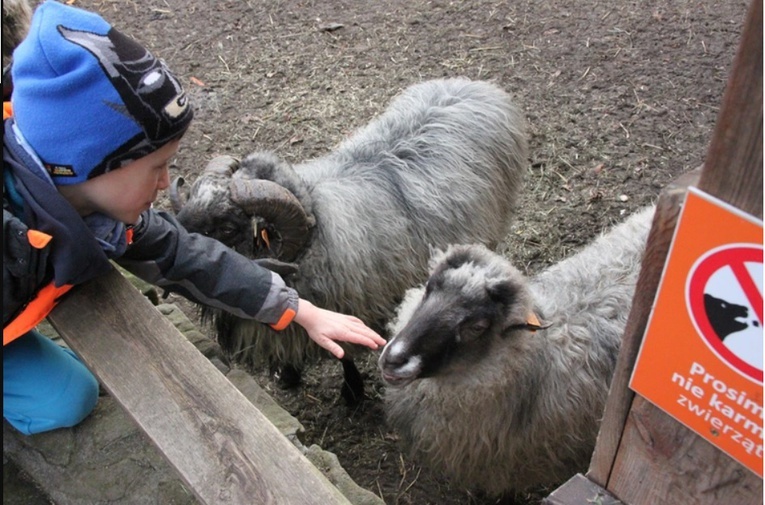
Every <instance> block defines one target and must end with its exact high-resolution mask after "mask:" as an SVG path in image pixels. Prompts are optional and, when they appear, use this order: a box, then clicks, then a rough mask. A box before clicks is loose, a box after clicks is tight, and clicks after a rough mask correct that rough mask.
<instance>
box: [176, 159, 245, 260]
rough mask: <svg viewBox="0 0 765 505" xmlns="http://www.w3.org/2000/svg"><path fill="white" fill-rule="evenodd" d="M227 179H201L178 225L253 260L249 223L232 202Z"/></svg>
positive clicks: (192, 192)
mask: <svg viewBox="0 0 765 505" xmlns="http://www.w3.org/2000/svg"><path fill="white" fill-rule="evenodd" d="M230 180H231V179H230V177H228V178H227V177H225V176H223V175H217V174H214V175H210V174H207V175H203V176H201V177H200V178H199V179H197V181H196V182H195V183H194V185H193V186H192V187H191V190H190V191H189V194H188V198H187V201H186V202H185V204H184V205H183V207H182V208H181V210H180V212H178V215H177V217H178V221H179V222H180V223H181V224H182V225H183V226H184V228H186V229H187V230H188V231H190V232H194V233H199V234H201V235H205V236H208V237H211V238H214V239H216V240H219V241H220V242H222V243H224V244H226V245H227V246H229V247H231V248H232V249H234V250H236V251H237V252H239V253H241V254H243V255H245V256H248V257H252V243H253V231H252V229H253V228H252V224H251V219H250V218H249V216H247V214H246V213H245V212H244V211H243V210H242V209H241V208H240V207H239V206H237V205H234V204H233V202H232V201H231V192H230V190H229V183H230Z"/></svg>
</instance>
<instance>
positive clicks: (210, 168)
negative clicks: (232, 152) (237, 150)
mask: <svg viewBox="0 0 765 505" xmlns="http://www.w3.org/2000/svg"><path fill="white" fill-rule="evenodd" d="M237 168H239V161H237V159H236V158H234V157H233V156H225V155H224V156H216V157H215V158H213V159H211V160H210V162H209V163H208V164H207V166H206V167H205V169H204V171H202V175H204V174H218V175H223V176H231V175H232V174H233V173H234V171H235V170H236V169H237Z"/></svg>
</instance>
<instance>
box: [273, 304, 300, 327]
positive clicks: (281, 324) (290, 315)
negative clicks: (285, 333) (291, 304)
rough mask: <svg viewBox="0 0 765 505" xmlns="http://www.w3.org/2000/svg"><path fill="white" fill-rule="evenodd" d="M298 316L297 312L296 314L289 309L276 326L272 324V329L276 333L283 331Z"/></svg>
mask: <svg viewBox="0 0 765 505" xmlns="http://www.w3.org/2000/svg"><path fill="white" fill-rule="evenodd" d="M296 315H297V312H295V311H294V310H292V309H287V310H285V311H284V314H282V317H280V318H279V320H278V321H277V322H275V323H274V324H271V325H269V326H271V328H273V329H274V330H276V331H281V330H283V329H284V328H286V327H287V326H288V325H289V324H290V323H291V322H292V320H293V319H295V316H296Z"/></svg>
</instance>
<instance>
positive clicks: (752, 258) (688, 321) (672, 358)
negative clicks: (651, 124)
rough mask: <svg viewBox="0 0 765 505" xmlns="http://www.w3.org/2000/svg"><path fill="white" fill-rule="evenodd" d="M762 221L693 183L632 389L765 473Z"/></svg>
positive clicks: (679, 223) (665, 270)
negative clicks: (764, 441)
mask: <svg viewBox="0 0 765 505" xmlns="http://www.w3.org/2000/svg"><path fill="white" fill-rule="evenodd" d="M762 263H763V235H762V222H761V221H759V220H757V219H754V218H753V217H751V216H749V215H748V214H745V213H743V212H741V211H739V210H738V209H736V208H734V207H732V206H730V205H728V204H726V203H725V202H722V201H720V200H718V199H716V198H714V197H712V196H710V195H707V194H706V193H703V192H701V191H699V190H698V189H695V188H690V190H689V192H688V196H687V198H686V201H685V204H684V206H683V210H682V214H681V215H680V220H679V222H678V225H677V228H676V230H675V236H674V238H673V240H672V247H671V249H670V252H669V259H668V260H667V264H666V265H665V267H664V273H663V275H662V280H661V284H660V286H659V291H658V294H657V296H656V300H655V302H654V307H653V310H652V312H651V317H650V319H649V321H648V327H647V329H646V334H645V337H644V339H643V343H642V345H641V348H640V353H639V354H638V358H637V361H636V363H635V369H634V371H633V374H632V379H631V381H630V387H631V388H632V389H633V390H634V391H635V392H636V393H638V394H640V395H641V396H643V397H645V398H646V399H647V400H649V401H650V402H651V403H653V404H655V405H656V406H657V407H659V408H661V409H662V410H664V411H665V412H667V413H668V414H669V415H671V416H672V417H674V418H675V419H677V420H678V421H680V422H681V423H683V424H684V425H686V426H687V427H688V428H690V429H692V430H693V431H695V432H696V433H698V434H699V435H700V436H702V437H704V438H705V439H707V440H708V441H709V442H711V443H712V444H714V445H715V446H716V447H718V448H719V449H720V450H722V451H724V452H726V453H727V454H728V455H730V456H731V457H733V458H734V459H736V460H737V461H738V462H740V463H741V464H743V465H744V466H746V467H747V468H749V469H750V470H751V471H753V472H754V473H756V474H757V475H759V476H760V477H762V468H763V461H762V452H763V449H762V443H763V412H762V378H763V374H762V365H763V327H762V324H763V294H762V293H763V265H762Z"/></svg>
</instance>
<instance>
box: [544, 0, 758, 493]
mask: <svg viewBox="0 0 765 505" xmlns="http://www.w3.org/2000/svg"><path fill="white" fill-rule="evenodd" d="M762 42H763V40H762V2H760V1H759V0H754V1H753V2H752V4H751V7H750V10H749V13H748V16H747V20H746V22H745V26H744V30H743V33H742V38H741V43H740V45H739V48H738V53H737V55H736V58H735V61H734V64H733V69H732V72H731V77H730V79H729V81H728V86H727V88H726V91H725V95H724V98H723V104H722V107H721V110H720V116H719V118H718V122H717V124H716V126H715V130H714V133H713V138H712V141H711V143H710V147H709V151H708V153H707V159H706V162H705V164H704V167H703V169H702V170H701V171H700V174H699V173H698V172H699V171H695V172H694V173H691V174H688V175H686V176H684V177H682V178H681V179H679V180H678V181H676V182H675V183H673V184H672V185H670V186H669V187H667V188H666V190H665V191H664V192H663V194H662V196H661V199H660V201H659V203H658V207H657V211H656V217H655V218H654V223H653V227H652V230H651V233H650V235H649V237H648V244H647V249H646V256H645V259H644V261H643V265H642V269H641V272H640V277H639V279H638V284H637V289H636V295H635V298H634V300H633V306H632V310H631V312H630V316H629V319H628V322H627V326H626V329H625V334H624V339H623V343H622V348H621V351H620V354H619V358H618V361H617V365H616V371H615V374H614V378H613V381H612V384H611V391H610V394H609V398H608V401H607V404H606V409H605V414H604V418H603V422H602V424H601V429H600V433H599V435H598V441H597V444H596V447H595V451H594V453H593V457H592V460H591V463H590V469H589V471H588V473H587V475H586V477H587V479H589V481H590V482H591V484H592V486H588V485H586V483H583V482H582V479H583V477H582V476H577V477H576V478H575V479H572V480H571V481H569V483H567V484H565V485H564V486H562V487H561V488H559V489H558V490H556V491H555V492H554V493H553V494H552V495H550V497H549V498H548V499H547V500H546V503H550V504H575V503H576V504H582V505H585V504H586V503H591V499H593V498H597V496H599V495H597V493H604V494H603V496H612V495H613V496H614V497H616V498H618V499H619V500H621V501H622V502H624V503H628V504H630V505H642V504H646V505H647V504H656V503H661V504H663V505H681V504H682V505H684V504H687V503H694V504H695V505H704V504H710V505H711V504H717V503H731V504H734V503H735V504H736V505H745V504H761V503H762V492H763V488H762V479H761V478H759V477H758V476H757V475H755V474H753V473H752V472H750V471H749V470H748V469H746V468H745V467H743V466H742V465H741V464H739V463H737V462H736V461H734V460H733V459H731V458H730V457H728V456H727V455H725V454H724V453H722V452H721V451H719V450H718V449H717V448H716V447H714V446H712V445H711V444H709V443H708V442H706V440H703V439H702V438H701V437H699V436H698V435H696V434H695V433H693V432H692V431H690V430H689V429H687V428H686V427H685V426H683V425H681V424H680V423H678V422H677V421H675V420H674V419H673V418H671V417H669V416H668V415H666V414H665V413H664V412H663V411H661V410H659V409H658V408H657V407H655V406H654V405H652V404H651V403H649V402H648V401H646V400H645V399H644V398H642V397H640V396H636V395H635V394H634V393H633V392H632V391H631V390H630V389H629V387H628V384H629V379H630V376H631V374H632V370H633V368H634V365H635V361H636V358H637V354H638V350H639V348H640V344H641V342H642V338H643V335H644V333H645V330H646V325H647V322H648V318H649V315H650V312H651V306H652V303H653V301H654V298H655V295H656V292H657V289H658V286H659V282H660V280H661V275H662V271H663V267H664V264H665V262H666V258H667V254H668V252H669V246H670V243H671V240H672V236H673V232H674V229H675V225H676V222H677V218H678V215H679V212H680V209H681V206H682V203H683V201H684V198H685V195H686V189H687V187H688V186H689V185H693V184H695V183H696V180H698V187H699V189H702V190H703V191H705V192H706V193H709V194H711V195H713V196H716V197H718V198H720V199H721V200H723V201H725V202H727V203H729V204H731V205H733V206H734V207H737V208H739V209H740V210H742V211H744V212H747V213H749V214H751V215H752V216H755V217H757V218H759V219H762V209H763V192H762V190H763V165H762V162H763V158H762V70H763V68H762V60H763V53H762ZM710 233H714V230H710ZM584 490H586V492H587V493H589V494H587V496H588V498H587V499H586V500H585V499H584V498H583V497H584V496H585V495H584V494H583V493H584Z"/></svg>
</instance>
